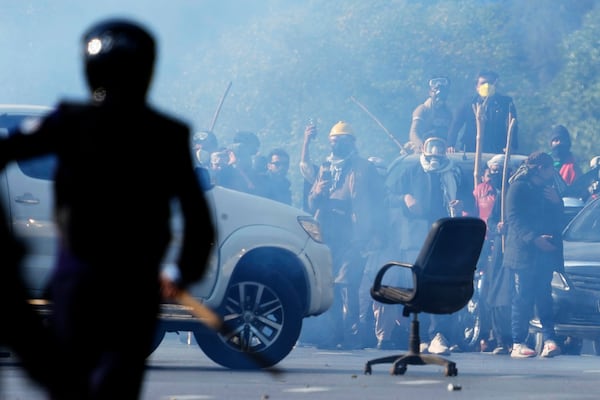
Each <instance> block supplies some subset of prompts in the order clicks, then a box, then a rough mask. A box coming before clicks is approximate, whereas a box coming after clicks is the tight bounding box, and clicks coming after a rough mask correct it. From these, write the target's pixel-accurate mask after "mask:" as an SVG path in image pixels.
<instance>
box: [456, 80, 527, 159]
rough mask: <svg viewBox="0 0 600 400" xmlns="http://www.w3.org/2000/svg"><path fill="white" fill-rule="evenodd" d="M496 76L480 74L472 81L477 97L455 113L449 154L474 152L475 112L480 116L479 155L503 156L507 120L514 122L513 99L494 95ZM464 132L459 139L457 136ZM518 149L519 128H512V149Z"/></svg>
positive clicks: (515, 113) (515, 114)
mask: <svg viewBox="0 0 600 400" xmlns="http://www.w3.org/2000/svg"><path fill="white" fill-rule="evenodd" d="M497 84H498V74H497V73H496V72H494V71H481V72H479V74H477V80H476V81H475V90H476V92H477V93H476V94H475V95H474V96H473V97H472V98H471V99H469V100H468V101H466V102H465V103H463V104H462V105H461V107H460V108H459V109H458V110H457V111H456V112H455V114H454V117H453V119H452V123H451V124H450V130H449V131H448V152H450V153H453V152H455V151H463V150H465V151H468V152H474V151H475V150H476V138H477V124H476V114H477V110H478V109H480V110H481V113H482V114H481V115H482V117H483V118H482V128H483V129H482V135H481V138H482V139H481V144H482V147H481V151H482V152H484V153H495V154H499V153H504V148H505V147H506V137H507V133H508V126H509V122H510V118H515V120H516V118H517V109H516V107H515V104H514V103H513V99H512V98H511V97H509V96H505V95H502V94H499V93H497V92H496V86H497ZM461 130H462V131H463V134H462V136H461V137H459V136H458V135H459V133H460V132H461ZM518 147H519V141H518V126H517V124H514V126H513V132H512V140H511V149H512V150H516V149H517V148H518Z"/></svg>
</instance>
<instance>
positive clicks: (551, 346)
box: [502, 151, 564, 358]
mask: <svg viewBox="0 0 600 400" xmlns="http://www.w3.org/2000/svg"><path fill="white" fill-rule="evenodd" d="M554 174H555V171H554V166H553V160H552V157H551V156H550V155H549V154H547V153H545V152H542V151H537V152H534V153H531V154H530V155H529V157H528V158H527V160H526V162H525V172H524V173H522V174H520V175H519V176H518V177H516V178H515V179H512V183H511V184H510V186H509V188H508V192H507V194H506V204H505V210H506V221H505V224H506V226H507V232H506V241H505V250H504V259H503V262H502V267H503V268H505V269H508V270H509V271H510V273H511V276H512V283H513V295H512V296H511V297H512V298H511V328H512V329H511V330H512V342H513V346H512V351H511V353H510V355H511V357H513V358H529V357H534V356H536V355H537V353H536V351H535V350H533V349H530V348H529V347H528V346H527V344H526V338H527V335H528V332H529V321H530V320H531V318H533V317H534V315H535V316H537V317H538V318H539V320H540V323H541V325H542V335H543V337H544V347H543V349H542V351H541V354H540V356H541V357H553V356H555V355H558V354H560V352H561V350H560V348H559V347H558V345H557V343H556V341H555V338H556V334H555V332H554V311H553V306H552V304H553V302H552V286H551V282H552V277H553V273H554V271H559V272H560V271H563V270H564V256H563V240H562V229H563V225H562V215H563V213H564V204H563V200H562V198H561V196H560V194H559V193H558V191H557V189H556V188H555V187H554V185H553V182H554V181H553V179H554Z"/></svg>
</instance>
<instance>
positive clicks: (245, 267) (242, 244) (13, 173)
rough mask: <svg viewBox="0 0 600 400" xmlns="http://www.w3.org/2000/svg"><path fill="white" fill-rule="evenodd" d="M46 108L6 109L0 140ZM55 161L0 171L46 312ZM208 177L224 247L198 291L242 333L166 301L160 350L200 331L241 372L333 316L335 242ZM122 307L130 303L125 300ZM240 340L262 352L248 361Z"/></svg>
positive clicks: (0, 191)
mask: <svg viewBox="0 0 600 400" xmlns="http://www.w3.org/2000/svg"><path fill="white" fill-rule="evenodd" d="M48 111H50V109H49V108H47V107H40V106H26V105H0V136H1V137H4V136H6V135H8V132H9V129H10V127H12V126H15V125H16V124H22V123H30V122H31V123H35V120H36V119H37V118H39V117H40V116H41V115H43V114H45V113H47V112H48ZM54 163H55V160H54V159H53V158H52V157H44V158H39V159H35V160H28V161H26V162H18V163H11V164H9V165H8V166H7V168H6V169H4V170H3V171H2V172H0V203H1V205H2V206H3V207H5V210H6V211H7V213H8V216H9V221H10V223H11V228H12V230H13V231H14V233H15V234H16V235H17V236H18V237H20V238H22V239H23V240H24V241H25V244H26V245H27V246H28V255H27V257H26V259H25V260H24V263H23V268H24V272H25V278H26V281H27V284H28V288H29V290H30V292H31V297H32V299H34V300H37V301H34V302H33V303H35V304H41V306H40V312H42V313H48V312H51V306H50V305H49V304H47V303H45V302H44V301H43V299H44V289H45V286H46V282H47V279H48V276H49V273H50V270H51V268H52V266H53V263H54V258H55V250H56V231H55V226H54V222H53V220H52V211H53V204H52V202H53V199H52V185H53V181H52V171H53V166H54ZM206 176H207V177H208V174H207V175H206ZM202 183H203V187H204V188H205V195H206V198H207V199H208V202H209V204H210V207H211V209H212V215H213V218H214V221H215V224H216V226H217V232H218V243H217V244H216V245H215V247H214V250H213V253H212V255H211V257H210V261H209V263H210V265H209V267H208V272H207V273H206V275H205V276H204V278H203V279H202V281H201V282H199V283H198V284H196V285H194V286H193V287H191V288H190V293H191V294H192V295H193V297H195V298H196V299H198V300H199V301H201V302H203V303H204V304H205V305H207V306H209V307H210V308H212V309H214V310H216V311H217V312H218V313H219V314H221V315H222V316H223V317H224V319H225V320H226V321H228V327H229V328H232V330H233V332H235V333H234V334H233V335H228V336H227V337H225V336H222V335H220V334H217V333H216V332H214V331H213V330H211V329H208V328H206V327H205V326H204V324H202V322H201V321H200V320H198V319H197V318H195V317H194V316H193V315H192V314H191V313H190V311H189V308H187V307H184V306H181V305H177V304H164V305H163V307H162V312H161V315H160V322H161V323H160V329H159V331H158V332H157V337H156V341H155V347H154V348H156V347H158V345H159V344H160V341H161V340H162V338H163V336H164V335H165V333H166V332H175V331H177V332H193V334H194V336H195V338H196V341H197V343H198V344H199V346H200V348H201V349H202V351H203V352H204V353H205V354H206V355H207V356H208V357H209V358H211V359H212V360H213V361H214V362H216V363H218V364H220V365H223V366H225V367H228V368H233V369H252V368H263V367H269V366H272V365H275V364H277V363H278V362H279V361H281V360H282V359H283V358H284V357H286V356H287V355H288V354H289V352H290V351H291V350H292V349H293V347H294V345H295V343H296V341H297V339H298V336H299V334H300V331H301V328H302V322H303V319H304V318H307V317H310V316H315V315H319V314H321V313H323V312H325V311H326V310H327V309H328V308H329V307H330V306H331V304H332V301H333V278H332V266H331V255H330V252H329V248H328V247H327V246H326V245H325V244H323V243H322V241H321V233H320V228H319V225H318V224H317V222H316V221H315V220H314V219H313V218H312V217H311V216H310V215H308V214H306V213H305V212H303V211H302V210H300V209H298V208H294V207H291V206H288V205H285V204H282V203H278V202H275V201H271V200H268V199H265V198H262V197H257V196H252V195H249V194H245V193H242V192H237V191H233V190H229V189H225V188H223V187H220V186H213V185H211V184H210V182H209V180H208V179H206V180H204V182H202ZM115 195H119V194H115ZM124 201H127V199H124ZM172 225H173V233H174V234H173V241H172V245H171V248H170V250H169V254H168V255H167V256H166V258H165V267H168V266H169V265H172V264H171V263H172V262H173V260H174V259H175V254H176V252H177V250H178V248H179V243H178V242H179V241H178V235H177V232H178V229H177V226H178V223H177V218H174V220H173V224H172ZM132 240H133V238H132ZM40 300H41V301H40ZM123 306H124V307H126V306H127V303H126V299H124V301H123ZM132 312H135V310H132ZM114 328H115V329H119V327H118V326H115V327H114ZM241 346H244V351H250V352H253V353H257V354H255V355H256V356H257V357H248V355H247V354H246V353H245V352H244V351H241Z"/></svg>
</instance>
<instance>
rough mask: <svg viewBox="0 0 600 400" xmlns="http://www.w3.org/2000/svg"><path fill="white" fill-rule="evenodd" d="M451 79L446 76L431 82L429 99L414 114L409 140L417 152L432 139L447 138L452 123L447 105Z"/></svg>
mask: <svg viewBox="0 0 600 400" xmlns="http://www.w3.org/2000/svg"><path fill="white" fill-rule="evenodd" d="M449 88H450V79H448V78H446V77H445V76H438V77H434V78H432V79H430V80H429V97H428V98H427V100H425V101H424V102H423V103H422V104H419V105H418V106H417V108H415V110H414V111H413V113H412V121H411V124H410V131H409V140H410V141H411V142H412V143H413V144H414V148H415V150H416V151H420V149H421V147H422V146H423V141H425V140H427V139H428V138H430V137H434V136H435V137H445V136H446V134H447V133H448V128H449V127H450V123H451V122H452V111H450V108H449V107H448V105H447V104H446V99H447V98H448V91H449Z"/></svg>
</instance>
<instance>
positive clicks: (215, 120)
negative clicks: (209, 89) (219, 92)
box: [208, 81, 232, 132]
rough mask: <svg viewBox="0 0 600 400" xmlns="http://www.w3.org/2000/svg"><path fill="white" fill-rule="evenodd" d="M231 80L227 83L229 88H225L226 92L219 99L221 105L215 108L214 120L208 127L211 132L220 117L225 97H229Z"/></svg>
mask: <svg viewBox="0 0 600 400" xmlns="http://www.w3.org/2000/svg"><path fill="white" fill-rule="evenodd" d="M231 83H232V82H231V81H229V84H228V85H227V88H226V89H225V92H224V93H223V96H221V100H220V101H219V105H218V106H217V109H216V110H215V114H214V115H213V119H212V122H211V123H210V127H209V128H208V130H209V131H210V132H212V130H213V129H214V128H215V124H216V123H217V118H218V117H219V114H220V112H221V107H223V102H224V101H225V97H227V93H229V89H230V88H231Z"/></svg>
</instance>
